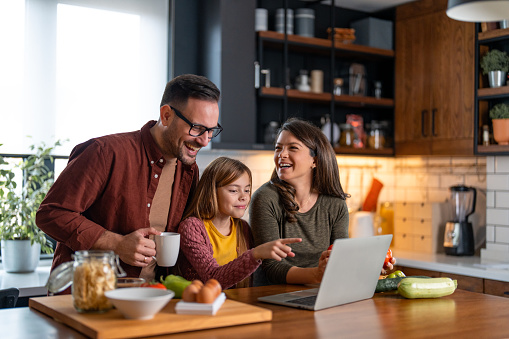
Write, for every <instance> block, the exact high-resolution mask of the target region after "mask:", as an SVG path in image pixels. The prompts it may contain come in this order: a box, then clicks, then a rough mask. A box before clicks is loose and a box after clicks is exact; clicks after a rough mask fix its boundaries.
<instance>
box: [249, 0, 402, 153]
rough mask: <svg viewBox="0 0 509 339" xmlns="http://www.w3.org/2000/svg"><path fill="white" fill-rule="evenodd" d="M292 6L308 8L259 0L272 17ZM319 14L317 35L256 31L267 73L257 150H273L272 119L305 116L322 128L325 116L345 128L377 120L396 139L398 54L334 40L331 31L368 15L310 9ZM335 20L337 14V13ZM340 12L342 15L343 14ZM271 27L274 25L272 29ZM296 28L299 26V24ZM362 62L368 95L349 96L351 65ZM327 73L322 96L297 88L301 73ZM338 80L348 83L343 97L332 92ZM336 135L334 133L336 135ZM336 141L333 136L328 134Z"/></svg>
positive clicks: (295, 3)
mask: <svg viewBox="0 0 509 339" xmlns="http://www.w3.org/2000/svg"><path fill="white" fill-rule="evenodd" d="M283 5H287V6H288V8H292V9H293V10H294V13H295V11H296V9H297V8H301V7H303V3H302V2H299V1H284V2H279V4H277V2H276V3H275V2H274V1H260V2H259V7H262V8H267V9H268V10H269V15H271V14H272V13H274V12H275V9H276V8H278V7H283ZM306 7H307V8H312V9H314V10H315V13H316V19H315V20H316V22H315V27H316V29H315V37H304V36H300V35H295V34H284V33H278V32H275V31H270V30H269V31H260V32H257V48H258V53H257V61H258V62H259V65H260V69H261V70H262V71H263V72H264V74H260V87H259V88H258V89H257V92H256V96H257V99H256V106H257V108H256V115H257V117H256V121H257V122H256V126H255V128H256V144H257V146H256V147H257V148H266V149H272V148H273V145H272V143H270V142H267V141H266V139H265V133H264V132H265V128H266V127H267V126H269V124H270V122H271V121H276V122H277V123H279V124H280V123H282V122H284V121H285V120H286V119H287V118H289V117H300V118H303V119H306V120H309V121H311V122H313V123H315V125H317V126H321V120H322V118H324V117H325V116H326V115H328V116H329V117H330V119H331V120H332V121H333V122H335V123H337V124H341V123H344V122H345V121H346V115H347V114H358V115H361V116H362V117H363V119H364V124H365V126H366V125H369V123H370V122H371V121H373V120H377V121H388V122H389V124H390V128H389V130H388V131H386V133H387V136H386V140H388V141H389V142H390V141H391V140H392V139H393V129H392V123H393V119H394V95H393V93H394V91H393V87H394V51H393V50H387V49H381V48H374V47H369V46H363V45H357V44H355V43H342V42H337V41H336V42H334V43H332V41H331V39H330V38H328V35H327V28H328V27H349V23H350V22H351V21H352V20H357V19H359V18H362V17H366V13H362V12H357V11H351V10H344V9H339V8H338V7H334V6H332V5H322V4H313V5H306ZM334 13H335V14H336V16H335V14H334ZM338 13H341V15H338ZM270 27H271V25H269V29H270ZM294 27H295V24H294ZM354 63H358V64H362V65H363V66H364V67H365V69H366V78H365V80H364V81H365V86H366V91H365V95H350V94H349V91H348V86H349V83H348V80H349V77H350V74H349V73H348V72H349V67H350V66H351V65H352V64H354ZM315 69H318V70H322V71H323V72H324V83H323V92H322V93H313V92H304V91H300V90H298V89H296V86H295V79H296V77H297V76H298V75H299V72H300V70H306V71H308V72H311V70H315ZM267 71H268V72H269V73H270V87H269V86H265V77H266V76H267V75H266V73H267ZM334 78H342V79H343V80H344V85H343V88H342V94H341V95H334V94H333V92H334V91H333V88H334V86H333V81H334ZM374 81H381V82H382V86H383V89H382V97H381V98H375V96H374V94H373V91H374V86H373V83H374ZM331 134H332V133H331ZM329 137H330V139H334V138H333V135H329ZM334 146H336V147H335V150H336V152H337V153H339V154H369V155H393V154H394V151H393V148H392V147H384V148H382V149H373V148H342V147H338V145H334Z"/></svg>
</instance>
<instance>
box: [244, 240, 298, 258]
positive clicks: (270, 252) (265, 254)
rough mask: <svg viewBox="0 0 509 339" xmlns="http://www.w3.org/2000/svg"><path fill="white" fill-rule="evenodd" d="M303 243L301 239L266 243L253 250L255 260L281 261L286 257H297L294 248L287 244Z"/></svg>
mask: <svg viewBox="0 0 509 339" xmlns="http://www.w3.org/2000/svg"><path fill="white" fill-rule="evenodd" d="M301 241H302V239H301V238H285V239H278V240H274V241H270V242H266V243H265V244H261V245H260V246H256V247H255V248H253V256H254V257H255V259H275V260H277V261H281V260H283V259H284V258H286V257H295V253H293V252H292V248H291V247H290V246H287V244H293V243H296V242H301Z"/></svg>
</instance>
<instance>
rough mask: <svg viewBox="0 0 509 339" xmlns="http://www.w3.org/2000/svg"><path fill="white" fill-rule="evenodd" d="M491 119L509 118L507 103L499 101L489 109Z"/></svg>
mask: <svg viewBox="0 0 509 339" xmlns="http://www.w3.org/2000/svg"><path fill="white" fill-rule="evenodd" d="M490 118H491V119H509V105H507V104H504V103H500V104H496V105H495V106H493V107H492V108H491V109H490Z"/></svg>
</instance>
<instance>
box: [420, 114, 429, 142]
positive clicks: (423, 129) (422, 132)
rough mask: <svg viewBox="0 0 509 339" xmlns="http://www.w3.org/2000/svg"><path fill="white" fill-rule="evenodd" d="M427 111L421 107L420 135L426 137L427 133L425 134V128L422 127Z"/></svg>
mask: <svg viewBox="0 0 509 339" xmlns="http://www.w3.org/2000/svg"><path fill="white" fill-rule="evenodd" d="M427 113H428V110H427V109H423V110H422V111H421V135H422V136H423V137H427V136H428V135H427V134H426V131H425V130H426V129H425V128H424V127H425V126H424V116H425V115H426V114H427Z"/></svg>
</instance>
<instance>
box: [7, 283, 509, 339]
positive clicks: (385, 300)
mask: <svg viewBox="0 0 509 339" xmlns="http://www.w3.org/2000/svg"><path fill="white" fill-rule="evenodd" d="M298 289H302V286H296V285H275V286H265V287H254V288H243V289H234V290H227V291H226V292H225V293H226V294H227V296H228V298H230V299H232V300H237V301H241V302H244V303H248V304H252V305H256V306H259V307H264V308H267V309H270V310H271V311H272V321H268V322H262V323H256V324H250V325H240V326H232V327H223V328H217V329H211V330H202V331H193V332H186V333H179V334H174V335H171V336H160V337H158V338H163V337H172V338H174V337H179V338H204V337H206V338H256V339H268V338H277V339H281V338H339V337H341V338H433V337H437V338H438V337H439V338H442V337H446V336H447V337H450V336H456V337H457V338H466V337H469V338H476V337H477V338H503V337H509V321H508V320H509V298H502V297H496V296H491V295H485V294H480V293H473V292H468V291H463V290H456V292H454V294H452V295H450V296H447V297H442V298H439V299H413V300H410V299H404V298H402V297H400V296H398V295H396V294H380V293H377V294H375V296H374V297H373V298H372V299H368V300H364V301H360V302H356V303H351V304H347V305H342V306H338V307H333V308H330V309H325V310H322V311H317V312H311V311H305V310H299V309H293V308H288V307H284V306H277V305H271V304H265V303H260V302H257V298H258V297H259V296H264V295H270V294H275V293H281V292H287V291H294V290H298ZM168 325H169V326H171V324H168ZM0 328H1V329H2V332H1V334H0V337H1V338H56V337H58V338H83V337H84V336H83V335H82V334H81V333H79V332H77V331H75V330H74V329H72V328H70V327H67V326H66V325H64V324H62V323H60V322H57V321H55V320H53V319H52V318H50V317H48V316H46V315H44V314H42V313H40V312H38V311H36V310H33V309H31V308H28V307H24V308H11V309H5V310H0Z"/></svg>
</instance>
